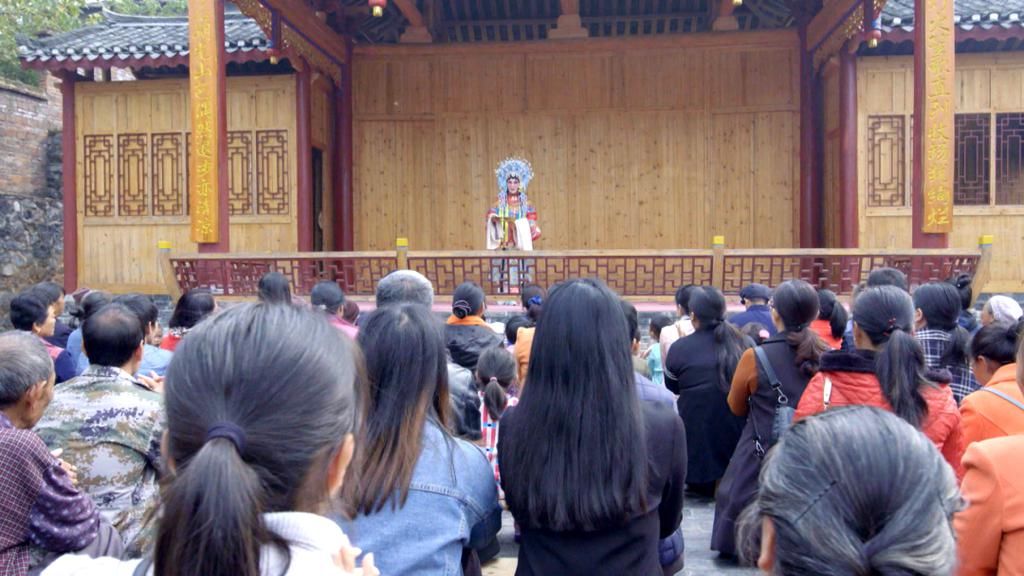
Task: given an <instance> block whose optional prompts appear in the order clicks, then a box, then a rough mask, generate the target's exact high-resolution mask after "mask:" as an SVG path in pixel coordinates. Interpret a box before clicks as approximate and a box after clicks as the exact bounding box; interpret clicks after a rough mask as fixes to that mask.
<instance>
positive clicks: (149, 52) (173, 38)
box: [18, 10, 268, 68]
mask: <svg viewBox="0 0 1024 576" xmlns="http://www.w3.org/2000/svg"><path fill="white" fill-rule="evenodd" d="M188 41H189V38H188V17H187V16H175V17H152V16H126V15H124V14H116V13H114V12H110V11H107V10H104V11H103V21H102V22H100V23H99V24H95V25H93V26H87V27H85V28H79V29H77V30H72V31H70V32H65V33H63V34H57V35H55V36H51V37H47V38H38V39H32V40H28V41H24V42H19V44H20V46H18V52H19V55H20V57H21V59H22V60H23V61H25V62H26V63H27V64H28V65H29V66H33V67H44V68H45V67H50V66H53V65H57V64H60V65H68V64H81V65H82V66H83V67H90V66H92V65H94V63H95V64H99V63H100V62H110V63H114V62H118V63H130V62H132V61H141V60H154V59H173V58H180V57H183V56H186V55H188ZM267 43H268V42H267V37H266V35H264V34H263V31H262V30H261V29H260V27H259V25H258V24H257V23H256V21H255V20H253V19H252V18H249V17H248V16H246V15H244V14H241V13H240V12H237V11H234V10H228V11H226V13H225V15H224V46H225V49H226V51H227V53H228V55H229V57H230V56H231V55H232V54H235V55H242V54H243V53H250V52H257V53H261V52H263V51H264V50H266V49H267ZM253 56H255V54H253ZM97 61H100V62H97Z"/></svg>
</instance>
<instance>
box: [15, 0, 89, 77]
mask: <svg viewBox="0 0 1024 576" xmlns="http://www.w3.org/2000/svg"><path fill="white" fill-rule="evenodd" d="M84 5H85V0H0V77H3V78H7V79H10V80H16V81H19V82H24V83H26V84H33V85H34V84H36V83H37V82H38V75H37V74H36V73H34V72H32V71H30V70H23V69H22V68H21V64H20V63H19V62H18V38H21V37H33V36H38V35H40V34H43V33H57V32H64V31H65V30H71V29H72V28H75V27H78V26H81V25H82V24H83V22H84V17H83V15H82V6H84Z"/></svg>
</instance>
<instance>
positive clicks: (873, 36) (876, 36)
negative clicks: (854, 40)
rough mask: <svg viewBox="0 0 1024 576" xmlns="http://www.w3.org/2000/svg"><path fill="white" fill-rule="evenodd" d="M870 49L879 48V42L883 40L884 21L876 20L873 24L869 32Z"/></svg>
mask: <svg viewBox="0 0 1024 576" xmlns="http://www.w3.org/2000/svg"><path fill="white" fill-rule="evenodd" d="M867 37H868V48H878V41H879V40H881V38H882V19H881V18H875V19H874V20H873V21H872V22H871V30H869V31H868V34H867Z"/></svg>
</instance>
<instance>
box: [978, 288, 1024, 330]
mask: <svg viewBox="0 0 1024 576" xmlns="http://www.w3.org/2000/svg"><path fill="white" fill-rule="evenodd" d="M1022 316H1024V309H1021V307H1020V304H1019V303H1018V302H1017V301H1016V300H1014V299H1013V298H1010V297H1009V296H1003V295H1001V294H997V295H996V296H993V297H991V298H989V299H988V301H987V302H985V305H984V306H983V307H982V308H981V325H982V326H988V325H989V324H996V323H998V324H1005V325H1012V324H1016V323H1017V321H1018V320H1020V319H1021V317H1022Z"/></svg>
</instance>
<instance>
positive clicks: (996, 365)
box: [968, 322, 1024, 385]
mask: <svg viewBox="0 0 1024 576" xmlns="http://www.w3.org/2000/svg"><path fill="white" fill-rule="evenodd" d="M1021 328H1024V322H1017V323H1015V324H1012V325H1007V324H989V325H988V326H982V328H981V330H978V332H977V333H975V334H974V337H973V338H971V346H970V354H968V356H969V357H970V358H971V368H972V369H973V370H974V376H975V377H976V378H977V379H978V382H980V383H981V384H982V385H985V384H987V383H988V381H989V380H991V379H992V376H993V375H995V373H996V371H997V370H999V369H1000V368H1002V367H1003V366H1006V365H1007V364H1013V363H1014V362H1016V361H1017V348H1018V342H1020V332H1021Z"/></svg>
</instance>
